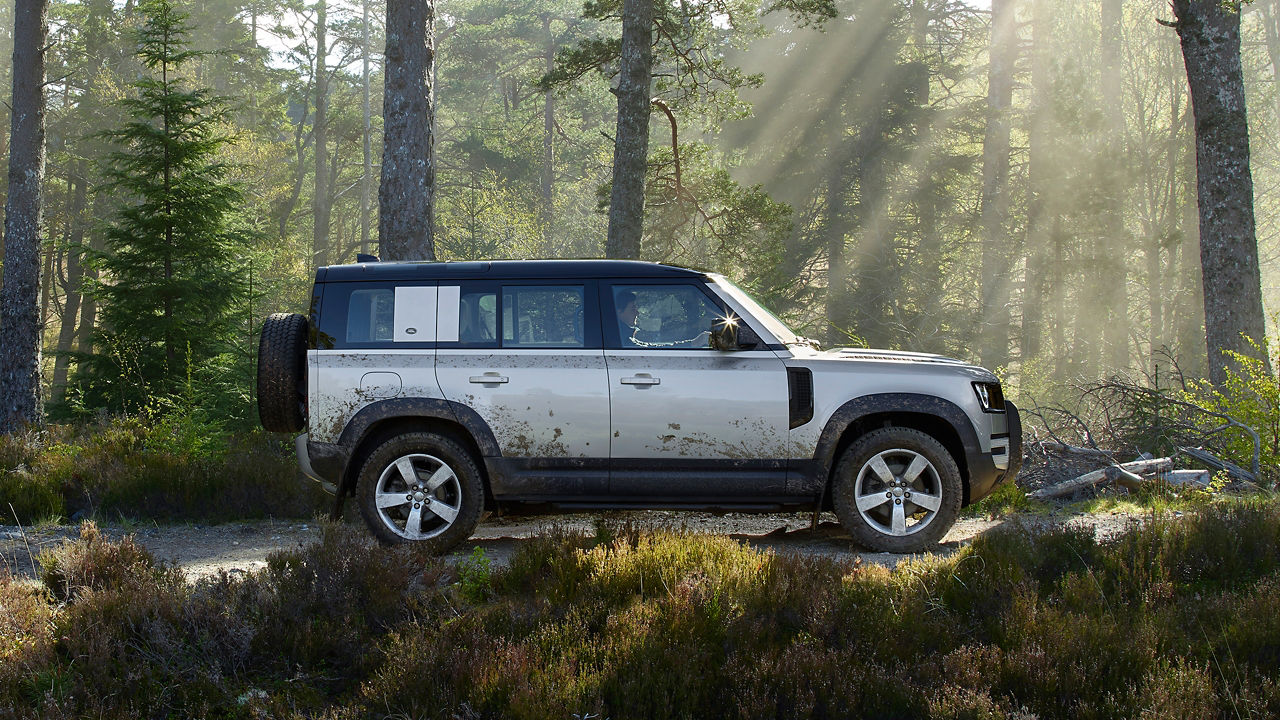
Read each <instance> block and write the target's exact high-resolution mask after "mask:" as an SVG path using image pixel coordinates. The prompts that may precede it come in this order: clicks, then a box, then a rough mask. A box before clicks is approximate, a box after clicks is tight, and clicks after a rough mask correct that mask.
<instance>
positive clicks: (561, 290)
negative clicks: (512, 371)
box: [502, 285, 586, 348]
mask: <svg viewBox="0 0 1280 720" xmlns="http://www.w3.org/2000/svg"><path fill="white" fill-rule="evenodd" d="M585 331H586V293H585V292H584V291H583V287H582V286H581V285H565V286H559V285H530V286H523V287H521V286H505V287H503V288H502V347H508V348H580V347H586V334H585Z"/></svg>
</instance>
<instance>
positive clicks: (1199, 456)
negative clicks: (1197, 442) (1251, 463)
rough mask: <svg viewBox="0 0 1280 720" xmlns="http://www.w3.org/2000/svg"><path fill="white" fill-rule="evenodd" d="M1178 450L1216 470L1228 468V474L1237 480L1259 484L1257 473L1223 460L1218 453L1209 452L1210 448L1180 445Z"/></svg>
mask: <svg viewBox="0 0 1280 720" xmlns="http://www.w3.org/2000/svg"><path fill="white" fill-rule="evenodd" d="M1178 452H1180V453H1183V454H1184V455H1188V456H1190V457H1192V458H1194V459H1196V460H1198V461H1200V462H1201V463H1202V464H1204V465H1208V466H1209V467H1210V468H1213V469H1214V470H1226V471H1227V474H1228V475H1230V476H1232V477H1234V478H1236V479H1237V480H1243V481H1245V482H1247V483H1249V484H1250V485H1257V484H1258V476H1257V475H1254V474H1253V473H1251V472H1249V471H1248V470H1245V469H1244V468H1242V467H1240V466H1239V465H1236V464H1234V463H1230V462H1227V461H1226V460H1223V459H1222V458H1220V457H1218V456H1217V455H1214V454H1213V453H1211V452H1209V451H1208V450H1205V449H1204V448H1192V447H1180V448H1178ZM1255 462H1256V461H1255Z"/></svg>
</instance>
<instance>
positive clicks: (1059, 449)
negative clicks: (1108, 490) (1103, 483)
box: [1040, 440, 1113, 462]
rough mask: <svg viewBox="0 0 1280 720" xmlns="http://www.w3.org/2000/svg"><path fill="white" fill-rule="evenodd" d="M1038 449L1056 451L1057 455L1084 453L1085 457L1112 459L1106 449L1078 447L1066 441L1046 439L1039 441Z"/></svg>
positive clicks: (1109, 460) (1108, 460)
mask: <svg viewBox="0 0 1280 720" xmlns="http://www.w3.org/2000/svg"><path fill="white" fill-rule="evenodd" d="M1040 449H1042V450H1044V451H1046V452H1051V453H1057V454H1059V455H1084V456H1086V457H1093V458H1099V459H1102V460H1106V461H1107V462H1111V461H1112V459H1113V458H1112V457H1111V453H1109V452H1107V451H1106V450H1098V449H1095V448H1087V447H1080V446H1079V445H1068V444H1066V443H1061V442H1053V441H1051V440H1046V441H1044V442H1042V443H1040Z"/></svg>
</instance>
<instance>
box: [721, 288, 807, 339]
mask: <svg viewBox="0 0 1280 720" xmlns="http://www.w3.org/2000/svg"><path fill="white" fill-rule="evenodd" d="M712 278H714V279H715V281H716V285H719V286H720V287H721V288H724V291H725V292H726V293H728V295H729V297H732V298H733V299H734V300H737V301H738V303H739V304H740V305H742V307H743V309H745V310H746V311H747V312H748V313H750V314H751V316H752V317H754V318H756V319H757V320H759V321H760V322H762V323H764V326H765V329H766V330H768V331H769V332H770V333H772V334H773V335H774V337H776V338H778V339H779V340H781V341H782V342H783V343H784V344H787V345H791V344H793V343H804V342H806V341H805V340H804V339H803V338H801V337H800V336H799V335H797V334H795V332H794V331H792V330H791V328H789V327H787V324H786V323H784V322H782V321H781V320H779V319H778V317H777V316H776V315H774V314H773V313H771V312H769V311H768V310H767V309H766V308H765V306H763V305H761V304H760V303H758V302H756V300H755V298H753V297H751V296H750V295H748V294H747V291H746V290H743V289H742V288H740V287H738V286H737V285H734V284H733V283H732V282H730V281H729V279H728V278H726V277H724V276H722V275H712Z"/></svg>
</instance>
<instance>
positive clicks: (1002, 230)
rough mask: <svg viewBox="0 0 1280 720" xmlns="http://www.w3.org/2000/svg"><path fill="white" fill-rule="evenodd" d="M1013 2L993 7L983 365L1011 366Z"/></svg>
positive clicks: (985, 158) (1001, 0)
mask: <svg viewBox="0 0 1280 720" xmlns="http://www.w3.org/2000/svg"><path fill="white" fill-rule="evenodd" d="M1014 10H1015V5H1014V3H1013V1H1012V0H992V2H991V51H990V63H989V66H988V70H987V127H986V133H985V135H984V136H983V139H982V273H981V277H980V278H979V282H981V283H982V310H981V313H982V315H981V321H982V333H981V335H980V337H981V338H982V343H981V357H982V363H983V364H984V365H986V366H987V367H999V366H1002V365H1007V364H1008V362H1009V324H1010V315H1009V292H1010V288H1009V284H1010V282H1011V279H1010V277H1009V258H1010V257H1011V256H1012V252H1011V248H1010V247H1009V246H1010V243H1011V240H1012V238H1011V236H1010V234H1009V110H1010V106H1011V105H1012V104H1013V74H1014V69H1015V65H1016V63H1017V51H1018V50H1017V27H1016V25H1015V24H1014Z"/></svg>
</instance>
